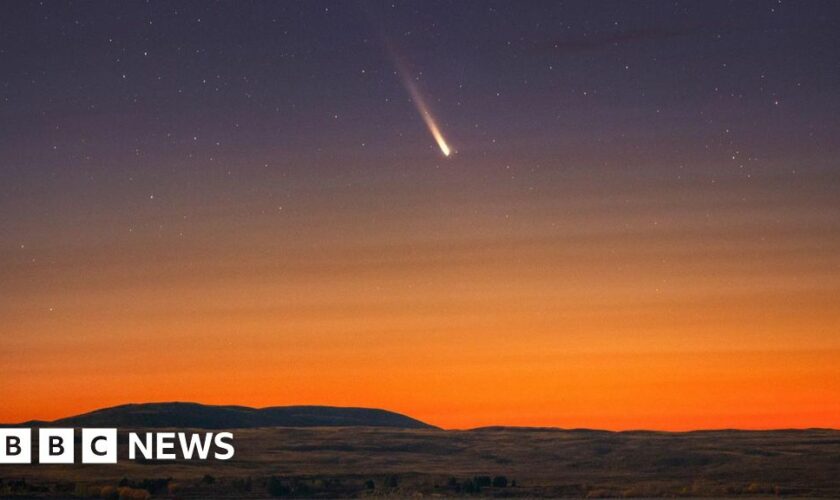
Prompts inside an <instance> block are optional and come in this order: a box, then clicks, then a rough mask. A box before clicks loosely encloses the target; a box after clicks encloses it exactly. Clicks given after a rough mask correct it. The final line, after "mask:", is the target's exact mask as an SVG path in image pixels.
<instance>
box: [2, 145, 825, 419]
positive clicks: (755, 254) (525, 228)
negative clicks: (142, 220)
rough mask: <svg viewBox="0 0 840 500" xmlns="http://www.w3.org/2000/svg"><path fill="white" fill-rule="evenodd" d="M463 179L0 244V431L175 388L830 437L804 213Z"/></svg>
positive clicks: (251, 400) (816, 247) (722, 198)
mask: <svg viewBox="0 0 840 500" xmlns="http://www.w3.org/2000/svg"><path fill="white" fill-rule="evenodd" d="M461 157H463V155H462V156H461ZM456 161H457V160H456ZM461 187H462V184H461V183H459V182H455V183H453V182H452V180H451V176H450V174H445V173H442V174H440V177H439V178H438V179H432V180H430V181H428V182H427V183H426V184H423V183H407V184H406V185H405V186H403V187H401V188H399V189H396V190H395V191H394V192H390V193H380V195H379V200H385V201H384V206H379V205H376V204H368V205H357V206H352V207H350V206H349V205H348V204H347V203H348V201H347V200H349V199H357V198H358V193H357V192H356V189H357V188H354V187H352V186H351V187H347V188H342V189H341V190H339V191H337V192H334V191H329V190H326V191H324V192H318V191H314V192H312V193H311V203H312V204H313V206H314V205H315V204H322V205H327V207H326V209H324V208H319V209H313V210H311V211H310V210H308V207H306V206H303V207H299V208H298V211H297V212H293V211H292V210H287V211H285V212H283V213H282V215H281V216H277V215H273V214H271V215H265V216H255V217H247V218H245V217H239V216H235V215H236V211H237V210H242V209H243V207H245V208H248V209H249V210H254V207H252V206H248V204H247V203H248V202H247V201H244V200H243V201H235V202H232V203H231V204H229V205H224V204H223V205H221V206H215V205H214V206H212V207H211V206H210V205H207V206H200V205H199V206H187V207H172V208H170V209H171V210H174V211H183V212H184V213H187V214H188V215H189V217H188V218H189V219H190V220H191V221H192V225H191V226H190V227H189V228H184V230H189V231H191V239H190V240H189V242H185V241H183V240H180V239H179V238H177V237H170V238H161V239H160V240H155V239H148V238H147V239H144V240H140V239H134V238H135V236H133V234H132V233H130V232H124V234H123V235H122V236H120V237H119V238H115V239H113V240H109V242H108V243H107V244H103V245H99V244H89V243H85V242H88V241H92V242H94V243H95V242H98V241H101V238H98V237H97V235H98V234H99V233H98V232H99V231H107V230H110V228H111V227H116V226H117V225H118V224H119V217H117V216H114V219H113V220H112V219H108V218H105V219H103V220H102V221H100V223H99V224H98V225H97V226H96V227H77V228H75V231H74V232H67V233H64V232H62V231H63V230H62V229H61V228H60V227H56V228H52V229H50V230H49V235H50V238H49V239H48V238H46V237H40V238H39V234H37V233H33V234H32V237H31V238H30V239H31V240H32V241H33V243H31V244H30V245H29V247H28V248H27V249H26V252H27V253H21V252H20V251H18V252H15V251H7V252H6V253H5V254H4V255H5V257H4V258H5V259H6V261H7V264H9V265H7V266H4V269H6V270H7V271H6V273H5V279H4V285H3V286H4V288H5V290H6V293H4V304H3V309H2V324H3V325H4V330H5V335H3V337H2V340H0V342H1V343H2V345H0V347H2V352H3V353H4V362H3V363H2V368H0V380H2V386H3V387H2V393H3V404H2V405H0V421H4V422H14V421H23V420H28V419H54V418H58V417H62V416H65V415H68V414H74V413H79V412H84V411H89V410H92V409H96V408H100V407H104V406H110V405H116V404H122V403H127V402H147V401H169V400H179V401H197V402H202V403H209V404H240V405H250V406H272V405H287V404H326V405H339V406H369V407H381V408H386V409H390V410H393V411H398V412H401V413H405V414H408V415H410V416H413V417H416V418H419V419H421V420H424V421H427V422H430V423H432V424H436V425H439V426H442V427H445V428H468V427H476V426H485V425H535V426H561V427H590V428H605V429H636V428H648V429H666V430H685V429H696V428H721V427H739V428H779V427H838V426H840V418H838V416H840V340H838V337H837V335H836V333H837V331H838V328H840V310H838V308H837V307H836V298H837V292H838V290H840V280H838V277H837V275H836V273H834V274H832V273H831V272H829V271H828V270H830V269H836V266H837V259H838V257H837V256H838V255H840V253H838V252H836V250H837V248H838V246H840V245H838V241H837V239H836V237H833V238H835V239H830V238H829V239H826V238H825V236H824V234H823V233H822V232H820V231H817V230H818V229H819V228H820V226H819V224H820V221H819V220H815V221H812V223H811V225H810V226H807V227H806V226H802V225H799V224H798V223H797V220H798V218H799V217H800V214H799V213H798V212H797V211H796V210H792V209H791V204H790V203H789V202H786V201H785V199H784V198H780V199H778V200H777V203H776V204H775V205H774V207H773V208H769V209H768V208H767V207H766V206H764V203H763V202H762V204H761V206H760V207H755V209H753V208H752V207H750V206H745V207H743V208H742V209H741V210H740V211H738V212H733V211H731V209H730V208H728V201H727V196H729V195H727V194H725V193H724V194H723V195H720V194H718V195H716V196H711V195H710V196H708V197H704V196H696V197H686V196H684V193H682V192H681V191H680V190H679V189H677V188H672V189H670V190H665V191H664V193H661V194H659V197H658V199H659V200H660V203H665V204H670V205H669V206H670V207H671V208H670V209H669V210H668V211H667V213H668V215H667V216H666V217H663V218H661V219H659V220H657V221H656V222H657V223H656V224H654V223H653V221H652V216H651V212H650V208H649V207H648V205H647V203H646V202H645V201H643V200H641V199H640V200H639V201H630V202H628V201H626V199H625V198H624V197H623V196H620V195H619V193H618V192H619V190H620V189H622V188H621V187H620V183H616V185H615V186H613V187H611V188H610V191H606V192H605V194H604V195H603V196H601V197H599V198H597V199H593V198H591V197H589V196H586V195H585V193H587V186H586V185H585V184H581V183H578V184H576V185H575V184H572V185H571V186H569V187H564V188H563V189H568V190H569V192H570V193H572V194H571V195H567V196H561V195H560V193H550V192H548V193H546V192H544V193H541V196H538V197H536V198H534V199H527V200H524V201H522V200H506V199H504V198H503V197H501V196H500V195H499V194H498V192H494V191H493V190H492V189H491V188H490V187H488V186H484V185H478V186H474V191H477V192H479V193H481V192H483V196H474V195H472V194H471V195H470V196H469V197H467V196H465V195H462V194H461V193H463V192H464V191H462V190H461ZM589 189H591V187H590V188H589ZM605 189H606V188H605ZM574 193H581V194H579V195H577V197H575V196H576V195H574ZM487 200H494V202H495V203H497V204H499V205H505V206H503V207H500V206H493V205H489V204H488V201H487ZM819 202H820V200H819V199H818V198H813V197H812V198H811V200H810V201H808V202H804V201H803V202H801V203H814V204H816V203H819ZM478 207H481V210H478ZM806 207H807V205H806ZM758 208H761V210H762V212H759V211H758ZM221 210H226V211H228V213H230V214H231V217H230V218H229V219H226V218H220V217H219V215H218V213H219V211H221ZM266 212H267V210H266ZM290 212H291V213H290ZM710 215H711V216H712V217H719V218H720V219H721V220H722V221H723V222H721V223H720V224H716V225H714V226H709V225H705V223H704V221H705V220H706V219H707V217H709V216H710ZM155 217H156V215H155V214H154V213H150V214H149V220H150V221H151V223H153V222H154V221H155ZM512 218H517V219H518V223H517V224H512V223H509V222H506V221H510V220H511V219H512ZM768 218H769V219H772V220H777V221H778V222H776V226H775V228H774V230H773V231H767V230H765V229H764V227H763V226H759V225H758V223H759V222H761V221H762V220H765V219H768ZM826 221H827V219H826ZM826 223H828V222H826ZM150 225H151V224H150ZM152 227H153V225H152ZM290 235H293V237H290ZM33 259H34V260H33Z"/></svg>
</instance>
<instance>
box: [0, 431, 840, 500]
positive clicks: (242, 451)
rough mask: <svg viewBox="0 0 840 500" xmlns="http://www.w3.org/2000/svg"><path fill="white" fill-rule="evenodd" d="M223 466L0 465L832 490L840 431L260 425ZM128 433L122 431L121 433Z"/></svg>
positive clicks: (102, 492)
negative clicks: (386, 427) (646, 430)
mask: <svg viewBox="0 0 840 500" xmlns="http://www.w3.org/2000/svg"><path fill="white" fill-rule="evenodd" d="M234 432H235V436H236V440H235V444H236V451H237V453H236V456H235V458H234V459H233V460H231V461H229V462H216V461H209V462H198V461H192V462H175V463H172V462H168V463H165V464H162V463H148V462H147V463H138V462H130V461H127V460H126V459H125V458H124V457H125V456H126V453H125V451H124V450H121V452H120V457H121V462H120V463H119V464H118V465H111V466H92V465H79V464H77V465H74V466H51V465H35V466H9V465H5V466H0V479H2V486H0V492H2V494H3V495H5V496H13V495H20V496H28V497H40V496H50V495H58V496H65V497H72V496H79V497H84V496H87V497H106V498H118V497H119V496H120V495H122V496H123V497H124V498H147V497H148V496H149V495H151V496H152V497H162V498H206V497H219V496H227V497H250V498H265V497H269V496H295V497H301V496H307V497H309V496H315V497H342V496H382V495H393V496H406V495H414V494H422V495H442V496H461V495H489V496H568V497H584V496H585V497H655V496H741V497H748V496H749V497H755V496H765V495H791V496H809V497H840V431H829V430H807V431H773V432H742V431H714V432H711V431H710V432H693V433H681V434H671V433H655V432H623V433H609V432H599V431H563V430H541V429H495V428H494V429H479V430H472V431H442V430H435V429H420V430H400V429H383V428H344V427H340V428H337V427H333V428H306V429H300V428H264V429H245V430H239V431H234ZM121 438H124V433H123V435H122V436H121Z"/></svg>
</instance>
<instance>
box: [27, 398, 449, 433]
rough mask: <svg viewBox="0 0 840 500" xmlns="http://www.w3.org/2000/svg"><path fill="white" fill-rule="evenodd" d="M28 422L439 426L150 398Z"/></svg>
mask: <svg viewBox="0 0 840 500" xmlns="http://www.w3.org/2000/svg"><path fill="white" fill-rule="evenodd" d="M26 425H28V426H37V425H50V426H65V427H175V428H178V427H184V428H187V427H192V428H199V429H237V428H239V429H241V428H249V427H344V426H347V427H356V426H365V427H398V428H403V429H433V428H435V427H434V426H431V425H429V424H426V423H424V422H421V421H419V420H415V419H413V418H411V417H407V416H405V415H401V414H399V413H394V412H391V411H386V410H379V409H375V408H341V407H334V406H274V407H269V408H249V407H247V406H211V405H202V404H198V403H145V404H127V405H121V406H114V407H112V408H104V409H101V410H96V411H92V412H90V413H84V414H82V415H76V416H72V417H67V418H62V419H59V420H55V421H52V422H40V421H38V422H35V421H33V422H27V423H26Z"/></svg>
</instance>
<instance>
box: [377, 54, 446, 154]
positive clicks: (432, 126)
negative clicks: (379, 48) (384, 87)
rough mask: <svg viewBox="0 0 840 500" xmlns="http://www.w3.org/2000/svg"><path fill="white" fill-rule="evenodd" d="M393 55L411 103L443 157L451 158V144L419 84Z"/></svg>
mask: <svg viewBox="0 0 840 500" xmlns="http://www.w3.org/2000/svg"><path fill="white" fill-rule="evenodd" d="M391 54H392V55H393V56H394V60H395V61H396V67H397V72H398V73H399V74H400V79H401V80H402V82H403V85H404V86H405V88H406V90H407V91H408V94H409V95H410V96H411V101H412V102H413V103H414V107H416V108H417V112H418V113H420V118H422V119H423V123H425V124H426V128H428V129H429V133H430V134H432V137H433V138H434V139H435V142H436V143H437V145H438V147H439V148H440V152H441V153H443V156H446V157H449V156H450V155H451V154H452V149H451V148H450V147H449V144H447V143H446V139H445V138H444V137H443V133H442V132H441V131H440V127H438V124H437V122H436V121H435V118H434V116H432V112H431V111H430V110H429V106H428V104H426V99H424V98H423V95H422V94H421V93H420V89H419V88H418V87H417V84H416V83H415V81H414V79H413V78H412V77H411V74H410V73H409V71H408V69H406V66H405V65H404V64H401V63H400V58H399V57H397V55H396V53H395V52H394V51H393V50H392V51H391Z"/></svg>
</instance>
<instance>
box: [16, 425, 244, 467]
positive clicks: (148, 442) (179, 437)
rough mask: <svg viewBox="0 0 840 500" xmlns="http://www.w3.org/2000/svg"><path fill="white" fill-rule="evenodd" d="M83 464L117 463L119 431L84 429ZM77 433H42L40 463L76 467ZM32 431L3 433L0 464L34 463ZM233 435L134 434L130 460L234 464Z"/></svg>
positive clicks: (129, 450) (67, 430)
mask: <svg viewBox="0 0 840 500" xmlns="http://www.w3.org/2000/svg"><path fill="white" fill-rule="evenodd" d="M81 431H82V436H81V437H82V439H81V441H80V446H81V462H82V463H83V464H115V463H117V452H118V440H117V429H82V430H81ZM75 437H76V431H75V429H46V428H42V429H38V463H41V464H72V463H75V461H76V460H75V459H76V450H75V446H76V440H75ZM32 444H33V443H32V429H0V464H31V463H32V448H33V446H32ZM179 452H180V453H179ZM233 455H234V448H233V434H232V433H230V432H219V433H213V432H205V433H188V432H145V433H142V434H139V433H136V432H131V433H129V434H128V459H129V460H137V459H139V458H143V459H146V460H176V459H178V458H182V459H184V460H208V459H210V458H211V457H212V458H213V459H216V460H230V459H231V458H233Z"/></svg>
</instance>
